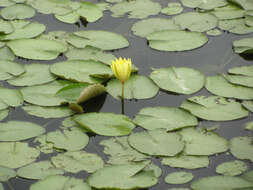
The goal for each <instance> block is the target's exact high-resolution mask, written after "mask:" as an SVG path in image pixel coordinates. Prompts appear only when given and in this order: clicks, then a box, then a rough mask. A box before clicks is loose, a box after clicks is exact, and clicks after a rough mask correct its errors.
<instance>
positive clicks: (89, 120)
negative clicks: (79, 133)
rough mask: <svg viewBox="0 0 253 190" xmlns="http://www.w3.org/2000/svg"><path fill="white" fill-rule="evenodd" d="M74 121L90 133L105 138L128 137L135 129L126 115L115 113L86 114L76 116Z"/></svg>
mask: <svg viewBox="0 0 253 190" xmlns="http://www.w3.org/2000/svg"><path fill="white" fill-rule="evenodd" d="M74 121H76V122H77V123H78V124H80V125H81V126H82V127H84V128H86V129H88V130H89V131H91V132H93V133H96V134H99V135H104V136H123V135H128V134H129V133H131V131H132V130H133V129H134V128H135V125H134V124H133V123H132V121H131V120H130V119H129V118H128V117H127V116H125V115H120V114H113V113H85V114H80V115H77V116H74Z"/></svg>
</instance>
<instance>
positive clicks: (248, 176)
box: [242, 170, 253, 182]
mask: <svg viewBox="0 0 253 190" xmlns="http://www.w3.org/2000/svg"><path fill="white" fill-rule="evenodd" d="M242 177H243V178H244V179H246V180H248V181H250V182H253V170H251V171H249V172H247V173H246V174H244V175H243V176H242Z"/></svg>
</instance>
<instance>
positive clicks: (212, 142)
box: [179, 128, 228, 156]
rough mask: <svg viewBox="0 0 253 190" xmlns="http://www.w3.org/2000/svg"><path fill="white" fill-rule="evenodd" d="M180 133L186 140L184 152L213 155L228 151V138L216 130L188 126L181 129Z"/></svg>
mask: <svg viewBox="0 0 253 190" xmlns="http://www.w3.org/2000/svg"><path fill="white" fill-rule="evenodd" d="M179 133H180V134H181V135H182V139H183V141H184V142H185V147H184V153H185V154H186V155H196V156H202V155H203V156H204V155H213V154H217V153H221V152H226V151H227V149H228V142H227V140H226V139H225V138H223V137H221V136H219V135H218V134H216V133H214V132H206V131H204V130H203V131H198V130H197V129H195V128H187V129H183V130H181V131H180V132H179ZM207 147H208V148H207Z"/></svg>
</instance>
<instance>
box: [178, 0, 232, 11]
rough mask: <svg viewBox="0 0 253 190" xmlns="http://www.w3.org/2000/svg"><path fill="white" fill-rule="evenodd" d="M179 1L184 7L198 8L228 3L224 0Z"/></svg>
mask: <svg viewBox="0 0 253 190" xmlns="http://www.w3.org/2000/svg"><path fill="white" fill-rule="evenodd" d="M181 2H182V4H183V5H184V6H186V7H190V8H200V9H205V10H211V9H214V8H216V7H223V6H225V5H227V4H228V3H227V1H226V0H181Z"/></svg>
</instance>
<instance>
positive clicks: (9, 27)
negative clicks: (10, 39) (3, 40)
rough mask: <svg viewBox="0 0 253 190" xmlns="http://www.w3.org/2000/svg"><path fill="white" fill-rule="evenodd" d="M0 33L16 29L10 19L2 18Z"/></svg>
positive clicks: (8, 32)
mask: <svg viewBox="0 0 253 190" xmlns="http://www.w3.org/2000/svg"><path fill="white" fill-rule="evenodd" d="M0 26H1V27H0V33H1V34H10V33H12V32H13V31H14V28H13V26H12V24H11V23H10V22H8V21H5V20H3V19H0Z"/></svg>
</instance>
